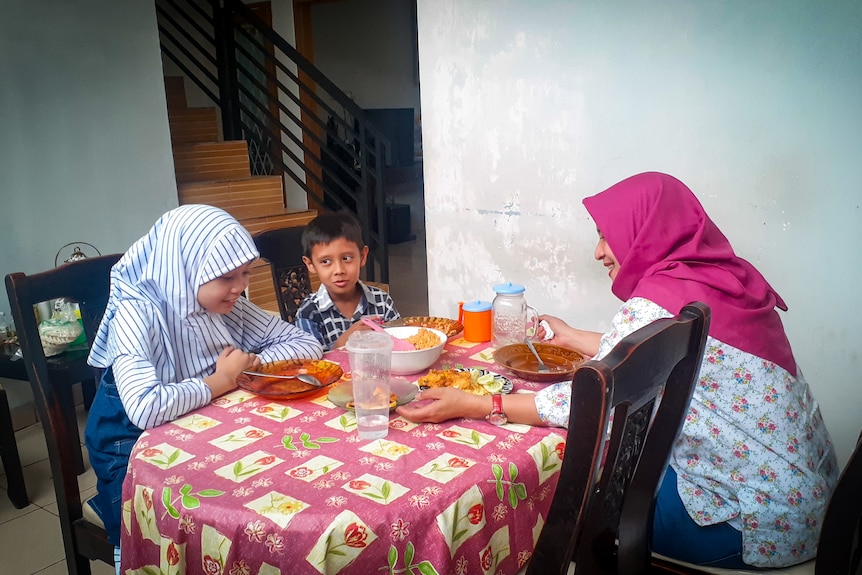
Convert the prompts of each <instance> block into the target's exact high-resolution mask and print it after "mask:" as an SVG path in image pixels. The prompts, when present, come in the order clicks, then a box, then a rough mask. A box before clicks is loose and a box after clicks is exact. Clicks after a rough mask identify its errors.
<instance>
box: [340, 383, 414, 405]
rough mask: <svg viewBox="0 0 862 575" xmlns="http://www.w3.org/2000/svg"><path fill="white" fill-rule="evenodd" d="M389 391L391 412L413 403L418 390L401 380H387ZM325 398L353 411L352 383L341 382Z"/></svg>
mask: <svg viewBox="0 0 862 575" xmlns="http://www.w3.org/2000/svg"><path fill="white" fill-rule="evenodd" d="M389 391H390V392H392V393H391V395H390V398H391V399H392V401H391V403H390V404H389V410H390V411H392V410H394V409H395V408H396V407H398V406H399V405H404V404H405V403H410V402H411V401H413V398H414V397H416V393H417V392H418V391H419V388H418V387H416V385H414V384H413V383H410V382H409V381H404V380H403V379H391V380H389ZM326 398H327V399H328V400H329V401H331V402H332V403H334V404H335V405H337V406H338V407H343V408H344V409H347V410H348V411H353V382H352V381H343V382H341V383H339V384H338V385H336V386H333V387H331V388H330V389H329V394H328V395H327V396H326Z"/></svg>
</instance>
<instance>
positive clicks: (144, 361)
mask: <svg viewBox="0 0 862 575" xmlns="http://www.w3.org/2000/svg"><path fill="white" fill-rule="evenodd" d="M257 257H258V252H257V249H256V248H255V245H254V242H253V241H252V238H251V236H250V235H249V233H248V231H246V229H245V228H243V227H242V226H241V225H240V224H239V222H237V221H236V220H235V219H234V218H233V217H231V216H230V215H228V214H227V213H226V212H224V211H222V210H220V209H218V208H214V207H212V206H203V205H186V206H181V207H179V208H177V209H174V210H171V211H169V212H167V213H166V214H164V215H163V216H162V217H161V218H160V219H159V220H158V221H157V222H156V223H155V225H154V226H153V227H152V229H151V230H150V231H149V233H148V234H147V235H146V236H144V237H143V238H141V239H139V240H138V241H137V242H135V243H134V245H132V247H131V248H129V251H127V252H126V254H125V255H124V256H123V257H122V258H121V259H120V261H119V262H117V264H116V265H115V266H114V267H113V269H112V271H111V295H110V298H109V300H108V305H107V309H106V311H105V316H104V317H103V319H102V323H101V325H100V326H99V330H98V332H97V333H96V337H95V340H94V342H93V346H92V349H91V351H90V357H89V363H90V365H92V366H94V367H99V368H104V370H105V371H104V374H103V376H102V381H101V384H100V385H99V389H98V391H97V393H96V398H95V400H94V401H93V405H92V407H91V409H90V413H89V416H88V418H87V426H86V430H85V443H86V445H87V449H88V451H89V456H90V463H91V464H92V465H93V470H94V471H95V473H96V477H97V479H98V483H97V490H98V493H97V494H96V496H95V497H93V498H92V499H90V500H89V501H88V504H89V505H90V506H91V507H92V508H93V510H95V512H96V513H97V514H98V515H99V517H101V519H102V521H103V522H104V524H105V528H106V530H107V532H108V537H109V539H110V540H111V542H112V543H114V544H115V545H117V544H119V539H120V537H119V533H120V501H121V498H122V489H123V479H124V478H125V475H126V466H127V464H128V460H129V454H130V453H131V449H132V446H133V445H134V443H135V440H136V439H137V438H138V436H139V435H140V434H141V432H142V430H144V429H149V428H152V427H155V426H157V425H161V424H162V423H165V422H168V421H172V420H174V419H176V418H178V417H180V416H182V415H184V414H186V413H188V412H190V411H192V410H194V409H196V408H198V407H201V406H203V405H206V404H207V403H209V402H210V401H212V399H213V398H214V397H218V396H219V395H222V394H224V393H226V392H228V391H230V390H232V389H234V388H235V387H236V383H235V380H236V378H237V376H238V375H239V374H240V372H241V371H242V370H244V369H249V368H253V367H255V366H256V365H258V364H260V363H262V362H270V361H275V360H280V359H290V358H314V359H319V358H320V357H322V355H323V350H322V348H321V347H320V344H319V343H318V342H317V341H316V340H315V339H314V338H313V337H311V336H310V335H308V334H306V333H305V332H303V331H302V330H299V329H297V328H295V327H294V326H292V325H290V324H288V323H285V322H283V321H281V320H280V319H278V318H276V317H274V316H271V315H270V314H268V313H266V312H264V311H263V310H261V309H260V308H258V307H256V306H255V305H254V304H252V303H250V302H249V301H248V300H247V299H246V298H244V297H242V293H243V291H244V290H245V289H246V288H247V287H248V281H249V270H250V267H251V264H252V263H253V262H254V260H255V259H256V258H257ZM117 564H118V565H119V562H118V563H117Z"/></svg>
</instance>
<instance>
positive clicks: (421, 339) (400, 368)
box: [383, 326, 447, 375]
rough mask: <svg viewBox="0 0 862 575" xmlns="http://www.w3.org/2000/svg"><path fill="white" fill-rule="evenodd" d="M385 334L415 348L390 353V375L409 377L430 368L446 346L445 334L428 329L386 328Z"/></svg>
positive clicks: (411, 327) (409, 327)
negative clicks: (405, 341) (407, 342)
mask: <svg viewBox="0 0 862 575" xmlns="http://www.w3.org/2000/svg"><path fill="white" fill-rule="evenodd" d="M383 329H385V330H386V333H388V334H389V335H391V336H392V337H397V338H398V339H404V340H407V341H409V342H410V343H412V344H413V345H415V346H416V349H415V350H412V351H395V350H393V351H392V375H411V374H414V373H420V372H423V371H425V370H426V369H428V368H429V367H431V366H432V365H433V364H434V362H435V361H437V358H439V357H440V354H441V353H442V352H443V346H444V345H446V339H447V337H446V334H445V333H443V332H442V331H440V330H439V329H433V328H430V327H414V326H403V327H386V328H383Z"/></svg>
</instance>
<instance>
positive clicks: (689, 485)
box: [536, 298, 838, 567]
mask: <svg viewBox="0 0 862 575" xmlns="http://www.w3.org/2000/svg"><path fill="white" fill-rule="evenodd" d="M672 315H673V314H671V313H669V312H668V311H667V310H665V309H664V308H662V307H661V306H659V305H657V304H655V303H653V302H652V301H649V300H647V299H644V298H632V299H630V300H629V301H627V302H625V303H624V304H623V305H622V307H621V308H620V310H619V312H617V314H616V315H615V316H614V319H613V322H612V327H611V331H610V332H608V333H606V334H604V335H603V336H602V339H601V344H600V346H599V353H598V354H597V355H596V356H595V358H594V359H601V358H602V357H604V356H605V355H607V354H608V352H610V350H611V349H612V348H613V347H614V345H616V344H617V342H619V341H620V340H621V339H622V338H623V337H625V336H627V335H629V334H630V333H632V332H634V331H635V330H637V329H639V328H641V327H643V326H644V325H646V324H648V323H650V322H652V321H655V320H657V319H660V318H664V317H672ZM570 393H571V383H568V382H567V383H558V384H556V385H553V386H551V387H548V388H545V389H543V390H541V391H540V392H539V393H537V394H536V407H537V408H538V411H539V415H540V416H541V418H542V420H544V421H545V422H546V423H547V424H548V425H556V426H561V427H566V426H567V425H568V417H569V396H570ZM670 465H671V466H672V467H673V469H674V471H676V473H677V476H678V479H677V490H678V492H679V496H680V498H681V499H682V502H683V504H684V505H685V508H686V510H687V511H688V513H689V515H690V516H691V517H692V519H693V520H694V521H695V522H696V523H697V524H698V525H713V524H716V523H720V522H724V521H726V522H728V523H729V524H730V525H732V526H733V527H735V528H736V529H738V530H740V531H742V543H743V550H742V558H743V560H744V561H745V562H746V563H748V564H750V565H754V566H757V567H782V566H786V565H792V564H795V563H800V562H802V561H806V560H808V559H811V558H812V557H814V555H815V554H816V551H817V538H818V536H819V533H820V523H821V521H822V520H823V514H824V513H825V511H826V504H827V502H828V499H829V496H830V494H831V493H832V489H833V488H834V486H835V483H836V482H837V480H838V464H837V461H836V459H835V451H834V448H833V446H832V441H831V439H830V437H829V433H828V432H827V430H826V426H825V425H824V423H823V418H822V417H821V415H820V408H819V406H818V404H817V402H816V401H815V400H814V398H813V396H812V395H811V390H810V389H809V387H808V383H807V382H806V381H805V380H804V379H803V377H802V374H801V373H799V374H797V375H796V376H795V377H794V376H793V375H792V374H790V373H788V372H787V371H786V370H784V369H783V368H781V367H780V366H778V365H776V364H775V363H773V362H770V361H766V360H764V359H761V358H759V357H756V356H754V355H752V354H750V353H747V352H744V351H742V350H740V349H737V348H735V347H733V346H730V345H727V344H726V343H723V342H721V341H718V340H716V339H714V338H712V337H708V338H707V342H706V350H705V352H704V360H703V363H702V364H701V369H700V375H699V378H698V382H697V385H696V387H695V390H694V396H693V398H692V401H691V405H690V407H689V411H688V416H687V417H686V421H685V424H684V425H683V429H682V433H681V434H680V437H679V438H678V439H677V442H676V444H675V446H674V448H673V452H672V453H671V461H670Z"/></svg>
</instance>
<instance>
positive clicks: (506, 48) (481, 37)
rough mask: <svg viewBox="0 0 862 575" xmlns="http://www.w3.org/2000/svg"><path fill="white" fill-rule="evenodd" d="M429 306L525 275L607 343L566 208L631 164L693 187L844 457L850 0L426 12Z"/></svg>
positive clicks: (850, 232) (536, 5)
mask: <svg viewBox="0 0 862 575" xmlns="http://www.w3.org/2000/svg"><path fill="white" fill-rule="evenodd" d="M418 21H419V58H420V63H421V66H420V72H421V90H422V92H421V99H422V117H423V145H424V156H425V165H424V170H425V194H426V223H427V229H428V240H427V245H428V267H429V273H428V277H429V283H430V285H429V302H430V311H431V314H432V315H434V314H438V315H447V316H450V317H451V316H452V314H453V313H456V312H457V309H456V306H457V302H458V301H459V300H463V299H465V298H482V299H491V297H492V296H493V292H492V291H491V286H492V285H493V284H495V283H498V282H500V281H503V280H507V281H513V282H518V283H523V284H526V286H527V295H528V300H529V301H530V303H532V304H533V305H535V306H537V307H538V308H539V310H540V311H541V312H545V313H553V314H556V315H559V316H561V317H563V318H565V319H566V320H568V321H569V322H570V323H572V324H573V325H576V326H578V327H584V328H588V329H595V330H603V329H605V328H607V327H608V322H609V320H610V318H611V316H612V315H613V313H614V312H615V311H616V309H617V307H618V305H619V303H620V302H618V301H617V300H616V299H615V298H614V297H613V295H612V294H611V293H610V285H609V280H608V279H607V275H606V272H605V270H604V269H603V268H602V266H601V265H600V264H599V263H597V262H595V261H594V260H593V257H592V254H593V249H594V247H595V241H596V232H595V225H594V224H593V222H592V221H590V219H589V218H588V216H587V213H586V211H585V210H584V209H583V206H582V205H581V199H582V198H583V197H585V196H588V195H592V194H595V193H597V192H599V191H601V190H602V189H604V188H606V187H608V186H610V185H611V184H613V183H615V182H617V181H619V180H620V179H622V178H624V177H626V176H629V175H631V174H634V173H637V172H641V171H645V170H659V171H664V172H668V173H670V174H673V175H675V176H677V177H679V178H680V179H682V180H683V181H684V182H686V183H687V184H688V185H689V187H690V188H691V189H692V190H693V191H694V192H695V194H696V195H697V196H698V197H699V198H700V200H701V202H702V203H703V204H704V206H705V208H706V209H707V211H708V212H709V213H710V215H711V216H712V218H713V219H714V220H715V221H716V223H717V224H718V225H719V226H720V227H721V229H722V230H723V231H724V232H725V234H726V235H727V236H728V237H729V238H730V240H731V242H732V243H733V245H734V247H735V248H736V250H737V252H738V253H739V254H740V255H742V256H743V257H745V258H747V259H749V260H750V261H751V262H753V263H754V264H755V265H756V266H757V267H758V268H759V269H760V270H761V271H762V272H763V273H764V275H765V276H766V277H767V279H768V280H769V281H770V282H771V283H772V284H773V286H774V287H775V288H776V289H777V291H778V292H779V293H780V294H781V295H782V296H783V297H784V299H785V300H786V301H787V303H788V305H789V306H790V312H789V313H787V314H784V321H785V325H786V327H787V331H788V334H789V337H790V340H791V342H792V344H793V347H794V352H795V354H796V357H797V360H798V363H799V364H800V366H801V367H802V369H803V370H804V372H805V375H806V377H807V379H808V380H809V381H810V383H811V387H812V389H813V390H814V393H815V395H816V397H817V398H818V400H819V402H820V404H821V406H822V409H823V414H824V417H825V419H826V423H827V425H828V427H829V429H830V430H831V432H832V435H833V439H834V440H835V443H836V446H837V451H838V454H839V459H840V461H841V462H842V463H843V462H844V461H845V460H846V458H847V456H848V455H849V452H850V450H851V447H852V445H853V444H854V443H855V439H856V436H857V435H858V433H859V430H860V427H862V412H860V405H862V384H860V377H862V376H860V375H859V372H860V349H862V337H860V330H859V329H858V327H857V323H858V322H857V321H856V317H855V316H856V314H855V313H854V309H853V307H851V306H852V302H853V301H854V299H855V296H857V295H858V286H859V285H860V284H862V266H860V259H862V258H860V256H859V255H858V251H857V246H858V245H859V244H860V242H862V207H860V206H862V200H860V197H862V194H860V192H862V189H860V187H862V185H860V180H859V178H858V177H857V174H856V172H857V170H858V165H859V160H860V158H862V137H860V134H862V107H860V105H859V94H860V93H862V60H860V59H859V54H862V3H859V2H857V1H856V0H829V1H828V2H816V1H814V0H760V1H758V2H748V1H745V0H724V1H722V2H701V1H698V0H659V1H656V2H649V3H644V2H639V1H637V0H613V1H611V2H601V3H600V2H592V1H589V0H568V1H563V0H545V1H541V2H540V1H536V2H520V1H517V0H419V3H418Z"/></svg>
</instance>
